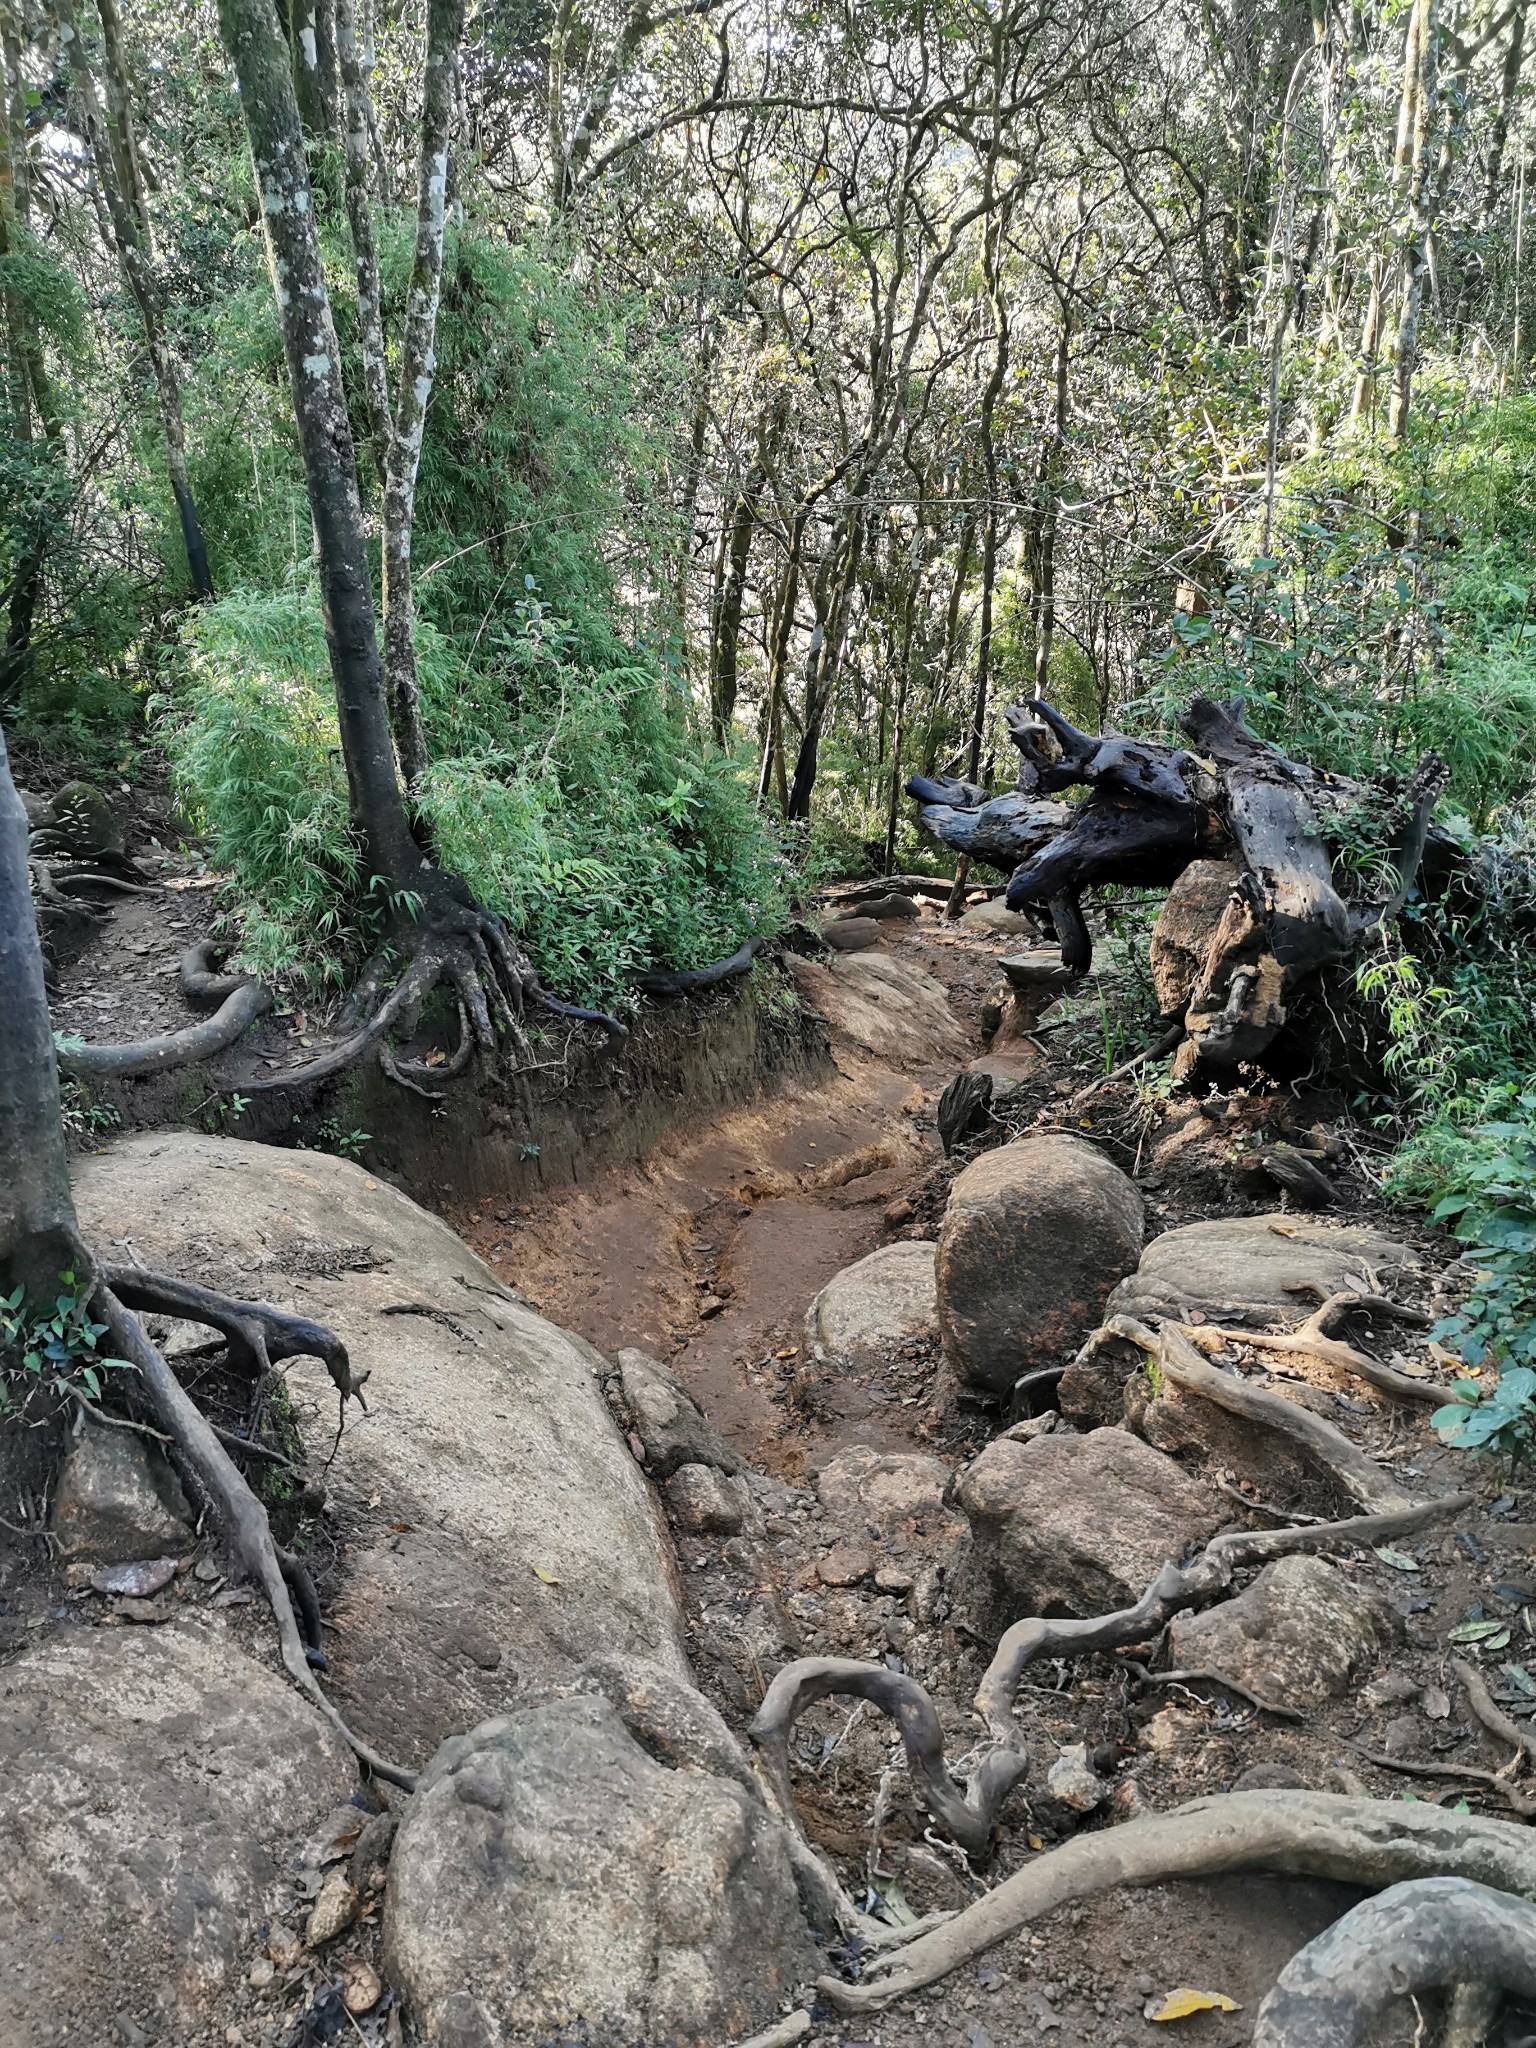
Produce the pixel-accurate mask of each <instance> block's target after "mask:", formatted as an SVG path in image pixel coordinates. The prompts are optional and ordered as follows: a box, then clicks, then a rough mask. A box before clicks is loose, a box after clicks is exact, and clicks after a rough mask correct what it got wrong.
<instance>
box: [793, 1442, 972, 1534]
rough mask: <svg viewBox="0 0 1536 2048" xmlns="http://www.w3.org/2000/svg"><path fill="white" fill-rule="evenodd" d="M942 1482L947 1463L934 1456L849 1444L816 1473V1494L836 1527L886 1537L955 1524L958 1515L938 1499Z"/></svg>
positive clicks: (941, 1496)
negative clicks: (836, 1524) (952, 1512)
mask: <svg viewBox="0 0 1536 2048" xmlns="http://www.w3.org/2000/svg"><path fill="white" fill-rule="evenodd" d="M948 1484H949V1468H948V1466H946V1465H944V1464H942V1463H941V1462H940V1460H939V1459H937V1458H929V1457H925V1456H924V1455H923V1454H922V1453H921V1452H919V1451H877V1450H875V1449H873V1448H872V1446H870V1445H869V1444H850V1445H849V1447H848V1449H847V1450H846V1451H839V1452H838V1454H837V1456H836V1457H835V1458H830V1459H829V1460H828V1461H827V1463H826V1464H825V1465H823V1466H822V1468H821V1470H820V1471H819V1472H818V1473H817V1474H816V1498H817V1499H818V1500H819V1501H820V1502H821V1505H822V1507H823V1508H824V1509H825V1511H826V1513H827V1516H828V1517H829V1519H830V1520H832V1521H834V1522H836V1523H838V1524H839V1525H840V1526H841V1527H843V1528H845V1529H847V1530H848V1531H850V1532H852V1531H854V1530H857V1531H858V1532H859V1534H861V1535H869V1536H874V1537H878V1538H880V1539H882V1540H889V1539H890V1538H891V1537H893V1536H902V1535H907V1534H910V1533H912V1532H914V1531H916V1532H918V1533H922V1534H925V1535H931V1534H934V1533H944V1532H947V1531H948V1530H950V1529H951V1528H955V1529H958V1527H959V1518H958V1517H957V1516H955V1515H953V1514H951V1512H950V1510H949V1509H948V1508H947V1507H945V1505H944V1491H945V1488H946V1487H947V1486H948Z"/></svg>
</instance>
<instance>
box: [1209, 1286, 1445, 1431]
mask: <svg viewBox="0 0 1536 2048" xmlns="http://www.w3.org/2000/svg"><path fill="white" fill-rule="evenodd" d="M1289 1291H1290V1292H1293V1293H1297V1294H1300V1293H1302V1292H1307V1293H1314V1294H1315V1293H1317V1292H1319V1291H1320V1290H1318V1289H1317V1288H1316V1287H1315V1286H1314V1285H1312V1284H1311V1283H1307V1284H1306V1286H1305V1287H1303V1286H1297V1287H1295V1288H1293V1289H1291V1290H1289ZM1352 1315H1379V1316H1395V1317H1396V1318H1397V1320H1398V1321H1399V1322H1404V1323H1413V1324H1416V1325H1418V1326H1420V1327H1422V1326H1423V1325H1424V1324H1426V1323H1427V1322H1428V1321H1429V1318H1428V1316H1426V1315H1423V1314H1421V1313H1420V1311H1419V1310H1418V1309H1416V1308H1407V1307H1405V1306H1404V1305H1403V1304H1402V1303H1401V1302H1396V1301H1391V1300H1389V1299H1388V1298H1387V1296H1386V1295H1384V1294H1330V1295H1329V1296H1328V1297H1327V1299H1326V1300H1325V1301H1324V1302H1323V1304H1322V1306H1321V1307H1320V1308H1318V1309H1315V1310H1314V1311H1313V1313H1312V1314H1311V1315H1309V1316H1308V1317H1307V1319H1306V1321H1305V1322H1304V1323H1298V1324H1297V1326H1296V1328H1295V1329H1294V1330H1290V1331H1278V1332H1277V1331H1271V1330H1232V1329H1224V1328H1219V1327H1217V1326H1215V1325H1213V1324H1210V1323H1201V1324H1198V1325H1194V1326H1189V1325H1186V1326H1185V1334H1186V1335H1187V1336H1188V1338H1189V1339H1190V1341H1191V1343H1193V1344H1197V1345H1198V1346H1199V1347H1200V1349H1201V1350H1202V1351H1209V1350H1221V1349H1225V1347H1226V1346H1227V1345H1229V1344H1249V1345H1251V1346H1252V1347H1253V1349H1254V1350H1255V1351H1279V1352H1295V1353H1297V1354H1298V1355H1300V1356H1301V1357H1303V1358H1316V1359H1318V1360H1320V1361H1321V1363H1322V1364H1324V1365H1333V1366H1337V1367H1338V1368H1339V1370H1340V1371H1341V1372H1348V1373H1353V1374H1354V1375H1355V1376H1356V1378H1357V1379H1362V1380H1366V1381H1368V1382H1369V1383H1370V1385H1371V1386H1373V1387H1379V1388H1380V1389H1381V1391H1382V1392H1383V1393H1384V1394H1395V1395H1396V1397H1397V1398H1398V1400H1400V1401H1419V1402H1423V1403H1427V1404H1428V1405H1429V1406H1431V1407H1438V1406H1439V1404H1440V1403H1441V1401H1443V1400H1444V1398H1445V1390H1444V1388H1443V1387H1437V1386H1435V1385H1433V1384H1432V1383H1431V1382H1430V1381H1428V1380H1416V1379H1411V1378H1410V1377H1409V1376H1408V1374H1407V1373H1404V1372H1394V1371H1393V1369H1392V1367H1391V1366H1390V1365H1381V1364H1379V1363H1378V1362H1377V1360H1376V1359H1374V1358H1371V1357H1369V1356H1368V1355H1367V1354H1366V1353H1365V1352H1363V1351H1357V1350H1356V1349H1355V1347H1354V1345H1353V1344H1346V1343H1344V1342H1343V1341H1342V1340H1341V1339H1340V1337H1339V1335H1338V1326H1339V1324H1340V1323H1342V1322H1344V1321H1345V1320H1346V1319H1347V1318H1348V1317H1349V1316H1352Z"/></svg>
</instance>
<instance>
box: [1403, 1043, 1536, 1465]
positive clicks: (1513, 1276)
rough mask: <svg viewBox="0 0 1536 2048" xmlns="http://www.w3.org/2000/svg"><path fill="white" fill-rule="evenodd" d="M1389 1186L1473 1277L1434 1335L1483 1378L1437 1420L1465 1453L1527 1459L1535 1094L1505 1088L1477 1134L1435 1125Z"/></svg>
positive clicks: (1532, 1376)
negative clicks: (1443, 1238) (1449, 1233)
mask: <svg viewBox="0 0 1536 2048" xmlns="http://www.w3.org/2000/svg"><path fill="white" fill-rule="evenodd" d="M1390 1185H1391V1186H1392V1188H1393V1190H1394V1191H1395V1192H1398V1193H1407V1194H1414V1195H1417V1196H1419V1197H1420V1198H1423V1199H1431V1200H1433V1203H1434V1206H1433V1209H1432V1212H1431V1213H1432V1214H1433V1216H1434V1218H1435V1220H1436V1221H1438V1222H1443V1223H1447V1224H1449V1225H1450V1227H1451V1228H1452V1229H1453V1230H1454V1232H1455V1234H1456V1236H1457V1238H1458V1239H1459V1240H1460V1241H1461V1243H1462V1244H1463V1246H1464V1247H1465V1249H1464V1251H1463V1252H1462V1255H1461V1264H1462V1266H1463V1267H1465V1268H1466V1269H1467V1271H1468V1273H1469V1275H1470V1279H1471V1286H1470V1291H1469V1292H1468V1294H1467V1296H1466V1298H1465V1300H1464V1301H1463V1302H1462V1303H1461V1304H1460V1306H1459V1307H1458V1308H1457V1309H1456V1310H1455V1312H1454V1313H1453V1314H1451V1315H1449V1316H1447V1317H1445V1318H1444V1319H1443V1320H1442V1321H1441V1322H1440V1323H1439V1324H1437V1325H1436V1327H1435V1329H1434V1331H1433V1333H1432V1334H1433V1335H1434V1337H1435V1338H1436V1339H1437V1340H1439V1341H1440V1342H1442V1343H1449V1344H1454V1345H1455V1347H1456V1348H1457V1350H1458V1351H1459V1352H1460V1353H1461V1356H1462V1357H1463V1358H1464V1359H1465V1360H1466V1362H1467V1364H1468V1365H1469V1366H1470V1367H1472V1368H1473V1369H1474V1371H1475V1372H1476V1373H1477V1374H1478V1378H1476V1379H1466V1380H1463V1381H1461V1382H1459V1383H1458V1384H1457V1386H1456V1387H1455V1389H1454V1390H1453V1391H1454V1396H1455V1398H1454V1400H1453V1402H1452V1403H1451V1404H1449V1405H1448V1406H1446V1407H1444V1408H1441V1409H1439V1410H1437V1411H1436V1413H1435V1414H1434V1415H1433V1416H1432V1417H1431V1418H1430V1419H1431V1421H1432V1422H1433V1424H1434V1426H1435V1428H1436V1429H1437V1430H1438V1431H1439V1432H1440V1434H1441V1436H1442V1437H1443V1438H1444V1440H1445V1441H1446V1442H1447V1443H1450V1444H1454V1445H1456V1446H1457V1447H1458V1448H1459V1449H1465V1450H1475V1449H1481V1448H1485V1447H1486V1448H1489V1449H1493V1450H1497V1451H1500V1452H1502V1453H1504V1454H1505V1455H1507V1456H1509V1457H1510V1458H1511V1459H1515V1458H1519V1457H1523V1456H1525V1455H1527V1454H1528V1452H1529V1451H1530V1449H1531V1448H1532V1446H1533V1445H1536V1093H1533V1092H1529V1091H1526V1090H1522V1089H1520V1088H1519V1087H1518V1086H1517V1085H1516V1084H1514V1083H1506V1084H1505V1085H1503V1086H1502V1087H1500V1088H1497V1089H1494V1090H1492V1091H1490V1092H1489V1094H1488V1095H1487V1096H1486V1097H1485V1099H1484V1102H1483V1105H1482V1115H1481V1116H1480V1117H1479V1119H1478V1121H1477V1122H1476V1123H1475V1124H1473V1125H1472V1126H1471V1127H1470V1128H1468V1129H1465V1130H1458V1129H1456V1128H1455V1127H1453V1126H1451V1125H1449V1124H1446V1123H1440V1124H1436V1125H1432V1126H1430V1127H1429V1128H1428V1129H1426V1130H1425V1131H1424V1132H1422V1133H1421V1134H1420V1135H1419V1136H1418V1137H1417V1138H1416V1139H1415V1140H1414V1141H1413V1142H1412V1143H1411V1144H1410V1145H1408V1146H1407V1147H1405V1148H1404V1150H1403V1151H1402V1152H1401V1153H1400V1154H1399V1155H1398V1158H1397V1160H1396V1162H1395V1164H1394V1169H1393V1175H1392V1181H1391V1183H1390ZM1495 1374H1496V1375H1497V1378H1496V1380H1495V1379H1494V1378H1493V1376H1494V1375H1495Z"/></svg>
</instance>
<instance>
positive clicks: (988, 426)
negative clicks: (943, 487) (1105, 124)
mask: <svg viewBox="0 0 1536 2048" xmlns="http://www.w3.org/2000/svg"><path fill="white" fill-rule="evenodd" d="M1009 212H1010V209H1009V208H1007V207H1004V209H1003V211H1002V215H1001V217H1000V218H998V219H994V220H989V221H988V223H987V227H986V233H985V235H984V237H983V242H982V256H983V263H982V269H983V273H984V276H985V279H986V288H987V302H988V304H989V306H990V307H991V309H992V324H993V327H994V329H995V331H996V336H997V341H996V346H995V347H994V349H993V352H992V368H991V371H990V373H989V374H988V377H987V381H986V385H985V386H984V388H983V390H982V394H981V420H980V429H981V473H982V477H983V480H984V485H985V489H986V493H987V502H986V506H985V509H984V510H983V513H982V526H981V623H980V631H979V634H978V636H977V642H976V694H975V699H974V701H973V703H972V706H971V742H970V748H969V753H968V756H967V758H968V762H969V766H968V769H967V773H968V774H969V776H970V778H971V780H972V782H975V781H976V779H977V778H978V776H979V775H980V774H981V750H982V746H983V745H984V743H985V739H986V728H987V698H988V695H989V694H990V691H991V683H992V606H993V601H994V597H995V593H996V587H997V437H996V435H995V433H994V432H993V424H994V421H995V418H996V414H997V401H998V399H999V397H1000V396H1001V394H1002V389H1003V381H1004V379H1005V378H1006V377H1007V375H1008V305H1007V301H1006V300H1005V299H1004V297H1003V294H1002V291H1001V289H1000V283H999V271H1000V268H1001V265H1000V263H999V244H1000V242H1001V240H1002V236H1003V231H1004V229H1005V228H1006V226H1007V222H1008V216H1009Z"/></svg>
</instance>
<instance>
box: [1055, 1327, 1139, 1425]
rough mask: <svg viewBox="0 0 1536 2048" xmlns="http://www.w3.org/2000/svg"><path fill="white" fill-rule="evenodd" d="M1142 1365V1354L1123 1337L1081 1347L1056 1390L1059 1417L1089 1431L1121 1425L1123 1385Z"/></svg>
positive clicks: (1102, 1339) (1102, 1340)
mask: <svg viewBox="0 0 1536 2048" xmlns="http://www.w3.org/2000/svg"><path fill="white" fill-rule="evenodd" d="M1146 1362H1147V1361H1146V1354H1145V1352H1143V1351H1142V1350H1141V1348H1140V1346H1139V1345H1136V1344H1133V1343H1131V1341H1130V1340H1129V1338H1126V1337H1104V1338H1101V1339H1100V1340H1099V1341H1097V1342H1090V1343H1088V1344H1085V1345H1084V1346H1083V1348H1082V1350H1081V1351H1079V1352H1078V1354H1077V1356H1076V1358H1074V1359H1073V1361H1072V1363H1071V1364H1070V1365H1069V1366H1068V1367H1067V1369H1066V1371H1065V1372H1064V1373H1063V1374H1062V1376H1061V1382H1060V1385H1059V1386H1058V1387H1057V1389H1056V1399H1057V1401H1058V1402H1059V1404H1060V1407H1061V1412H1062V1414H1063V1415H1065V1416H1068V1417H1069V1418H1070V1419H1071V1420H1072V1421H1073V1422H1076V1423H1078V1424H1081V1425H1086V1426H1088V1427H1090V1428H1091V1427H1093V1426H1095V1425H1097V1424H1100V1423H1106V1424H1115V1423H1118V1422H1121V1421H1123V1420H1124V1417H1125V1388H1126V1382H1127V1381H1128V1380H1129V1379H1130V1378H1131V1377H1132V1375H1133V1374H1134V1373H1137V1372H1140V1371H1141V1369H1142V1367H1143V1366H1144V1365H1145V1364H1146Z"/></svg>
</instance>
